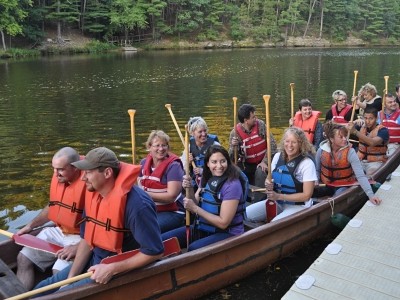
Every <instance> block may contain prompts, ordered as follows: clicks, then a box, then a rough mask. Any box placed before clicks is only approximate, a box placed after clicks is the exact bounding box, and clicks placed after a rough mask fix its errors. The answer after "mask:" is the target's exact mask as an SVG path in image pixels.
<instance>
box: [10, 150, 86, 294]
mask: <svg viewBox="0 0 400 300" xmlns="http://www.w3.org/2000/svg"><path fill="white" fill-rule="evenodd" d="M79 160H80V156H79V154H78V152H77V151H76V150H75V149H73V148H71V147H64V148H62V149H60V150H59V151H57V153H56V154H55V155H54V156H53V159H52V167H53V170H54V172H53V177H52V179H51V184H50V197H49V203H48V205H46V207H45V208H44V209H43V210H42V211H41V212H40V213H39V214H38V215H37V216H36V217H35V218H34V219H33V220H32V221H30V222H29V223H28V224H26V225H25V226H24V227H23V228H22V229H20V230H19V231H18V232H17V234H18V235H21V234H24V233H29V232H30V231H31V230H33V229H34V228H36V227H39V226H42V225H44V224H46V223H47V222H49V221H52V222H54V223H55V226H53V227H47V228H45V229H43V230H42V231H41V232H40V233H39V234H38V236H37V237H38V238H40V239H42V240H46V241H49V242H51V243H54V244H58V245H60V246H62V247H64V248H63V249H62V250H59V251H58V252H57V253H56V255H54V254H51V253H47V252H44V251H39V250H35V249H32V248H28V247H24V248H23V249H22V250H21V252H20V253H19V254H18V258H17V263H18V265H17V277H18V278H19V279H20V281H21V282H22V283H23V285H24V286H25V288H26V289H28V290H30V289H32V288H33V286H34V284H35V278H34V268H35V266H36V267H37V268H39V269H40V270H41V271H43V272H44V271H45V270H46V269H47V268H48V267H50V266H52V265H53V268H52V269H53V273H57V272H58V271H60V270H62V269H64V268H65V267H67V266H68V265H69V264H70V263H71V259H73V258H74V257H75V254H76V250H77V244H78V243H79V241H80V239H81V238H80V236H79V226H78V225H77V223H78V222H79V221H80V220H81V219H82V212H83V207H84V203H85V190H86V186H85V183H84V182H83V181H82V180H80V179H81V171H80V170H79V169H77V168H76V167H74V166H73V165H72V164H71V163H73V162H76V161H79Z"/></svg>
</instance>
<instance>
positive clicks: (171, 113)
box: [165, 104, 196, 168]
mask: <svg viewBox="0 0 400 300" xmlns="http://www.w3.org/2000/svg"><path fill="white" fill-rule="evenodd" d="M165 107H166V108H167V109H168V111H169V114H170V115H171V119H172V122H174V125H175V129H176V131H177V132H178V135H179V137H180V139H181V142H182V145H183V147H185V149H186V146H185V139H184V138H183V135H182V132H181V130H180V129H179V126H178V123H177V122H176V119H175V116H174V113H173V112H172V109H171V104H165ZM188 130H189V128H188ZM188 149H189V148H188ZM192 167H193V168H196V165H195V163H194V162H193V161H192Z"/></svg>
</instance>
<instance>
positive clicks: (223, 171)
mask: <svg viewBox="0 0 400 300" xmlns="http://www.w3.org/2000/svg"><path fill="white" fill-rule="evenodd" d="M204 162H205V164H204V169H203V176H202V178H201V183H200V188H199V189H198V190H197V192H196V194H195V195H194V192H193V187H192V185H191V179H190V178H189V177H186V176H184V179H183V183H182V186H183V187H184V188H190V194H189V195H187V196H186V198H184V199H183V202H184V207H185V209H187V210H188V211H190V212H191V213H193V214H195V215H196V217H195V222H194V224H193V225H192V226H191V243H190V245H189V248H188V251H191V250H195V249H198V248H201V247H204V246H206V245H209V244H212V243H215V242H218V241H221V240H224V239H226V238H228V237H231V236H235V235H239V234H241V233H243V232H244V226H243V213H244V207H245V199H244V191H243V188H242V183H241V173H240V170H239V169H238V168H237V167H236V166H235V165H233V164H232V162H231V160H230V159H229V154H228V151H226V150H225V149H224V148H223V147H222V146H220V145H212V146H210V147H209V148H208V149H207V152H206V155H205V158H204ZM174 236H175V237H177V238H178V240H179V243H180V245H181V247H186V228H185V227H181V228H177V229H174V230H171V231H169V232H166V233H164V234H163V235H162V238H163V240H166V239H168V238H171V237H174Z"/></svg>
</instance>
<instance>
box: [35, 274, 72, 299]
mask: <svg viewBox="0 0 400 300" xmlns="http://www.w3.org/2000/svg"><path fill="white" fill-rule="evenodd" d="M70 270H71V266H69V267H67V268H65V269H63V270H61V271H60V272H57V273H56V274H54V275H53V276H51V277H48V278H46V279H44V280H42V281H41V282H39V283H38V284H37V285H36V286H35V287H34V290H37V289H39V288H42V287H45V286H48V285H50V284H53V283H56V282H59V281H61V280H65V279H67V278H68V274H69V271H70ZM57 290H58V288H56V289H52V290H50V291H46V292H43V293H40V294H37V295H36V297H39V296H44V295H48V294H52V293H54V292H56V291H57Z"/></svg>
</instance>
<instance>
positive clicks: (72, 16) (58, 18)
mask: <svg viewBox="0 0 400 300" xmlns="http://www.w3.org/2000/svg"><path fill="white" fill-rule="evenodd" d="M47 9H48V11H49V12H48V14H47V16H46V18H47V19H48V20H51V21H55V22H56V23H57V41H58V42H63V38H62V27H63V25H66V24H73V23H76V24H78V22H79V16H80V12H79V10H80V1H78V0H55V1H54V2H53V3H52V4H50V5H49V6H48V7H47Z"/></svg>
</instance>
